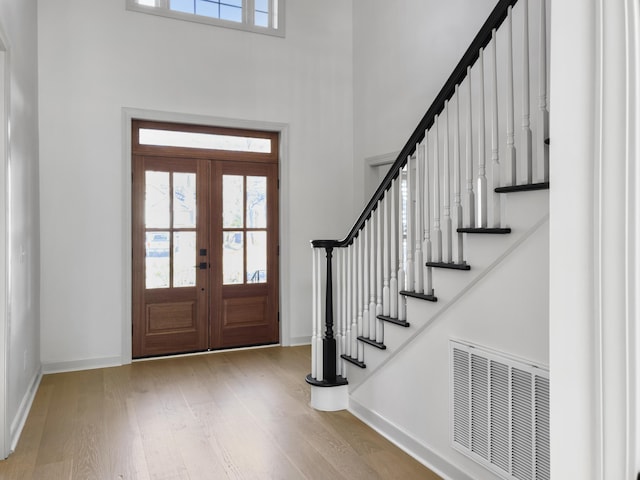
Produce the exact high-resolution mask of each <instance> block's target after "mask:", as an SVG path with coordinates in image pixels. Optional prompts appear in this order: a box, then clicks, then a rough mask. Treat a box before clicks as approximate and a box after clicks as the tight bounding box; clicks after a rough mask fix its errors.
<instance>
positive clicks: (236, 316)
mask: <svg viewBox="0 0 640 480" xmlns="http://www.w3.org/2000/svg"><path fill="white" fill-rule="evenodd" d="M266 315H267V299H266V297H243V298H227V299H225V300H223V307H222V324H223V325H224V327H225V328H233V327H239V328H248V327H258V326H262V325H265V318H266Z"/></svg>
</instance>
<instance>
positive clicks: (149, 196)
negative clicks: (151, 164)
mask: <svg viewBox="0 0 640 480" xmlns="http://www.w3.org/2000/svg"><path fill="white" fill-rule="evenodd" d="M169 188H170V187H169V172H153V171H147V172H145V193H144V222H145V226H146V227H147V228H169V222H170V218H171V217H170V215H169Z"/></svg>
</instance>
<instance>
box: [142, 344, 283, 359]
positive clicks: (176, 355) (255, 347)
mask: <svg viewBox="0 0 640 480" xmlns="http://www.w3.org/2000/svg"><path fill="white" fill-rule="evenodd" d="M281 346H282V344H280V343H269V344H267V345H252V346H249V347H230V348H225V349H217V350H203V351H202V352H188V353H170V354H167V355H158V356H155V357H144V358H134V359H132V360H131V363H136V362H149V361H151V360H166V359H168V358H181V357H195V356H198V355H209V354H212V353H229V352H240V351H242V350H258V349H262V348H272V347H281Z"/></svg>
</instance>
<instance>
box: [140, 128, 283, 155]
mask: <svg viewBox="0 0 640 480" xmlns="http://www.w3.org/2000/svg"><path fill="white" fill-rule="evenodd" d="M139 132H140V134H139V142H140V145H156V146H159V147H184V148H204V149H208V150H227V151H231V152H252V153H271V140H270V139H268V138H257V137H239V136H235V135H217V134H213V133H195V132H175V131H172V130H156V129H151V128H141V129H140V131H139Z"/></svg>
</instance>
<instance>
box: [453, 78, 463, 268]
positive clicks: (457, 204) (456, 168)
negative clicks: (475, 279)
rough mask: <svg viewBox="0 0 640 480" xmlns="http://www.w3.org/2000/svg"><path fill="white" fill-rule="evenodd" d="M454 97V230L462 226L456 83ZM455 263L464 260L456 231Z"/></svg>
mask: <svg viewBox="0 0 640 480" xmlns="http://www.w3.org/2000/svg"><path fill="white" fill-rule="evenodd" d="M455 97H456V120H455V122H454V124H453V211H454V212H455V217H456V232H457V229H458V228H462V226H463V219H462V195H461V193H460V190H461V180H460V177H461V175H460V96H459V92H458V85H456V91H455ZM456 238H457V242H456V252H457V257H456V263H458V264H461V263H463V262H464V246H463V242H462V240H463V234H462V233H456Z"/></svg>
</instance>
